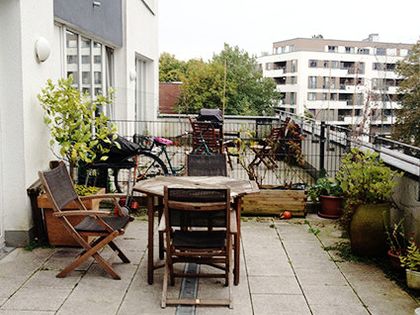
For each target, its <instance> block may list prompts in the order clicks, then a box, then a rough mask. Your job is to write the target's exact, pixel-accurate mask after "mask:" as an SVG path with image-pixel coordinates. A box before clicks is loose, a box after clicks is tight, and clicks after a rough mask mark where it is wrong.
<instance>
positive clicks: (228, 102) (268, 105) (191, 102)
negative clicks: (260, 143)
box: [178, 44, 281, 115]
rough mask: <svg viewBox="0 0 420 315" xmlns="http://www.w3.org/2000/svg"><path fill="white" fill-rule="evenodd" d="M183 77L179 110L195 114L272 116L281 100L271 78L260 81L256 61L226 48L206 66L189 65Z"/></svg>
mask: <svg viewBox="0 0 420 315" xmlns="http://www.w3.org/2000/svg"><path fill="white" fill-rule="evenodd" d="M186 68H187V69H186V72H185V75H183V76H182V80H181V81H182V82H183V84H182V86H181V97H180V99H179V102H178V109H179V111H180V112H182V113H196V112H197V111H198V110H199V109H200V108H202V107H207V108H222V107H223V106H224V110H225V114H230V115H261V114H267V115H269V114H273V113H274V105H276V104H277V103H278V101H279V100H280V98H281V95H280V93H279V92H277V91H276V84H275V82H274V81H273V80H272V79H271V78H263V76H262V73H261V71H260V70H259V69H258V65H257V62H256V59H255V57H251V56H249V55H248V53H247V52H245V51H243V50H240V49H239V48H238V47H230V46H229V45H228V44H225V46H224V49H223V51H221V52H220V54H217V55H214V56H213V58H212V60H210V61H209V62H208V63H206V62H203V61H202V60H193V61H189V62H188V63H187V65H186Z"/></svg>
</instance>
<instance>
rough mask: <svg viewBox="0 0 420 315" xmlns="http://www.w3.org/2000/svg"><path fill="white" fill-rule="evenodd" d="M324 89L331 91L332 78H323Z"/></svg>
mask: <svg viewBox="0 0 420 315" xmlns="http://www.w3.org/2000/svg"><path fill="white" fill-rule="evenodd" d="M322 88H323V89H329V88H330V77H323V78H322Z"/></svg>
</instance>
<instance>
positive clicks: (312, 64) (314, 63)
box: [309, 60, 316, 68]
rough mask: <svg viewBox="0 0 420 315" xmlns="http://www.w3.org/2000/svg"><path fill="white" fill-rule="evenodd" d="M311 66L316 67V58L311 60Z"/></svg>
mask: <svg viewBox="0 0 420 315" xmlns="http://www.w3.org/2000/svg"><path fill="white" fill-rule="evenodd" d="M309 68H316V60H309Z"/></svg>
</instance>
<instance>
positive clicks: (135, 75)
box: [129, 69, 137, 81]
mask: <svg viewBox="0 0 420 315" xmlns="http://www.w3.org/2000/svg"><path fill="white" fill-rule="evenodd" d="M129 77H130V81H134V80H135V79H136V78H137V72H136V70H134V69H131V70H130V72H129Z"/></svg>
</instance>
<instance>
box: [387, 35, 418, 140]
mask: <svg viewBox="0 0 420 315" xmlns="http://www.w3.org/2000/svg"><path fill="white" fill-rule="evenodd" d="M396 72H397V74H398V75H400V76H402V77H403V80H402V82H401V84H400V86H399V92H400V93H401V108H400V109H398V110H397V111H396V116H397V121H396V124H395V126H394V130H393V135H394V137H395V138H396V139H398V140H401V141H403V142H406V143H408V144H413V145H416V146H420V41H418V42H417V43H416V44H415V45H414V46H413V48H412V49H411V52H410V54H409V55H408V56H407V57H406V58H405V59H404V60H403V61H400V62H398V63H397V67H396Z"/></svg>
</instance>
